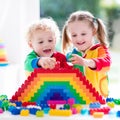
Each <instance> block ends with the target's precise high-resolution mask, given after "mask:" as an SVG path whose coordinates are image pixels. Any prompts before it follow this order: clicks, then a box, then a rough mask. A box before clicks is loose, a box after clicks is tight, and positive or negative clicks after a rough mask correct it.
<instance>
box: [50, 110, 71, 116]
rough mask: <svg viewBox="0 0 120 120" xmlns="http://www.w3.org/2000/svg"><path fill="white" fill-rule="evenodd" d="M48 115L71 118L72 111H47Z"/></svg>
mask: <svg viewBox="0 0 120 120" xmlns="http://www.w3.org/2000/svg"><path fill="white" fill-rule="evenodd" d="M49 115H51V116H71V115H72V111H71V110H57V109H54V110H53V109H51V110H50V111H49Z"/></svg>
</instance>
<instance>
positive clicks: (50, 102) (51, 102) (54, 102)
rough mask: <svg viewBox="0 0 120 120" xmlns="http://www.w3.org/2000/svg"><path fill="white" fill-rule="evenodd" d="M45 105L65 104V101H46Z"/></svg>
mask: <svg viewBox="0 0 120 120" xmlns="http://www.w3.org/2000/svg"><path fill="white" fill-rule="evenodd" d="M47 104H66V100H48V101H47Z"/></svg>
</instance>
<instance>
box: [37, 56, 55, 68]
mask: <svg viewBox="0 0 120 120" xmlns="http://www.w3.org/2000/svg"><path fill="white" fill-rule="evenodd" d="M55 64H56V60H55V58H50V57H41V58H40V60H39V62H38V65H39V66H41V67H42V68H44V69H47V68H49V69H53V68H54V67H55Z"/></svg>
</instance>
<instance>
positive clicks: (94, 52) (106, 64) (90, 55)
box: [66, 44, 111, 97]
mask: <svg viewBox="0 0 120 120" xmlns="http://www.w3.org/2000/svg"><path fill="white" fill-rule="evenodd" d="M70 54H78V55H80V56H82V57H83V58H86V59H93V60H94V61H95V63H96V68H95V69H92V68H90V67H85V66H80V65H74V67H75V68H78V69H80V71H81V72H82V73H83V74H84V75H85V76H86V78H87V80H89V81H90V83H91V84H92V85H93V87H95V88H96V90H97V91H98V92H99V93H100V94H101V95H102V96H104V97H107V96H108V76H107V72H108V71H109V69H110V65H111V57H110V54H109V52H108V49H107V47H105V46H103V45H100V44H96V45H94V46H93V47H91V48H90V49H89V50H87V51H86V52H85V53H84V55H83V53H82V52H79V51H77V50H76V49H73V51H72V52H71V53H68V54H67V56H66V57H67V58H69V56H70Z"/></svg>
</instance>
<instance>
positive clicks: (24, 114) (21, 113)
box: [20, 109, 29, 116]
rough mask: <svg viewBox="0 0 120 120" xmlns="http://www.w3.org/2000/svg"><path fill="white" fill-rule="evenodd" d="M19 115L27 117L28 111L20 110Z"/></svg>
mask: <svg viewBox="0 0 120 120" xmlns="http://www.w3.org/2000/svg"><path fill="white" fill-rule="evenodd" d="M20 115H21V116H28V115H29V110H27V109H25V110H24V109H23V110H21V111H20Z"/></svg>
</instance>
